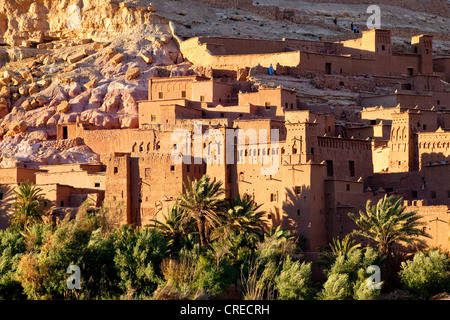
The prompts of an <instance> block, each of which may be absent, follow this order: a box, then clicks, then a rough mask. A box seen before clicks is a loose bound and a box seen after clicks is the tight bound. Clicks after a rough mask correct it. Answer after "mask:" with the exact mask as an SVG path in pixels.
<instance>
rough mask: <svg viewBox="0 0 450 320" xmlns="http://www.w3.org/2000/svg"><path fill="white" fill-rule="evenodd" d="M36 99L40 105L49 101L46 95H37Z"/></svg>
mask: <svg viewBox="0 0 450 320" xmlns="http://www.w3.org/2000/svg"><path fill="white" fill-rule="evenodd" d="M36 101H37V103H38V106H39V107H42V106H43V105H45V104H46V103H47V98H45V97H44V96H37V97H36Z"/></svg>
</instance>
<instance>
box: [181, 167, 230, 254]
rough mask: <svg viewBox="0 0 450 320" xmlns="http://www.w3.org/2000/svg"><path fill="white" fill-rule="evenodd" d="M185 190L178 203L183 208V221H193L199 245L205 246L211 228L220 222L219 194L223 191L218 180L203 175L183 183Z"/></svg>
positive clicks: (220, 200)
mask: <svg viewBox="0 0 450 320" xmlns="http://www.w3.org/2000/svg"><path fill="white" fill-rule="evenodd" d="M184 189H185V192H184V194H181V195H180V197H179V201H178V205H179V206H180V208H181V209H183V210H184V214H183V221H191V220H193V221H195V224H196V226H197V230H198V234H199V236H200V245H201V246H202V247H206V245H207V244H208V241H209V235H210V233H211V231H212V230H214V229H215V228H217V227H218V226H219V225H220V223H221V219H220V217H221V211H222V210H223V207H224V200H223V199H221V198H220V196H221V195H222V194H223V193H224V190H223V189H222V183H221V182H220V181H218V182H216V181H211V179H210V178H209V177H208V176H207V175H204V176H203V177H201V179H200V180H197V179H194V180H192V181H191V180H189V182H188V184H187V185H186V184H184Z"/></svg>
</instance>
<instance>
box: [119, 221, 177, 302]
mask: <svg viewBox="0 0 450 320" xmlns="http://www.w3.org/2000/svg"><path fill="white" fill-rule="evenodd" d="M113 239H114V240H113V241H114V248H115V256H114V263H115V266H116V268H117V272H118V274H119V279H120V280H119V287H120V288H121V289H122V290H124V292H133V293H135V294H136V296H137V297H139V296H140V297H144V296H150V295H151V294H152V293H153V292H154V291H155V289H156V288H157V286H158V285H159V284H162V283H163V282H164V281H163V279H162V276H161V271H160V264H161V261H162V259H163V258H164V257H165V256H166V255H167V250H168V248H167V241H166V240H165V239H164V238H163V236H162V235H161V233H159V232H158V231H156V230H154V229H143V230H142V229H139V228H138V229H133V227H132V226H129V225H125V226H123V227H122V228H120V229H119V230H117V231H116V232H115V233H114V234H113Z"/></svg>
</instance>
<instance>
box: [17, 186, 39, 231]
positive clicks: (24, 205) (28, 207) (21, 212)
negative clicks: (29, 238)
mask: <svg viewBox="0 0 450 320" xmlns="http://www.w3.org/2000/svg"><path fill="white" fill-rule="evenodd" d="M14 194H15V196H16V200H15V202H14V203H13V205H12V211H13V216H12V217H11V218H10V219H9V222H10V223H11V227H10V228H11V229H19V230H24V229H26V228H27V226H28V225H30V224H31V223H34V222H42V215H43V214H44V212H43V209H42V204H43V202H44V201H45V199H44V194H43V193H42V189H41V188H38V187H36V186H35V185H33V184H32V183H31V182H29V181H25V182H21V183H20V184H19V187H18V190H14Z"/></svg>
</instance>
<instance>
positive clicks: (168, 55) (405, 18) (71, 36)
mask: <svg viewBox="0 0 450 320" xmlns="http://www.w3.org/2000/svg"><path fill="white" fill-rule="evenodd" d="M228 2H229V1H224V2H215V1H206V0H202V1H191V0H176V1H175V0H155V1H152V2H151V3H150V2H149V1H146V0H72V1H70V0H62V1H59V0H58V1H55V0H38V1H30V0H16V1H11V0H0V44H1V46H0V67H1V68H0V138H1V142H0V167H8V166H14V165H21V164H27V166H33V165H34V166H36V165H38V164H48V163H67V162H73V161H95V159H98V155H96V154H95V153H93V152H92V151H91V150H89V148H88V147H86V146H84V145H83V143H82V141H74V142H72V143H67V144H61V143H60V142H57V141H55V137H56V125H57V124H58V123H67V122H75V121H76V120H77V118H78V119H80V120H82V121H85V122H87V123H90V124H91V125H93V126H95V127H97V128H106V129H112V128H135V127H137V126H138V120H137V119H138V113H137V101H138V100H142V99H145V98H146V96H147V89H148V87H147V79H148V78H150V77H158V76H174V75H186V74H202V73H203V72H204V71H203V70H200V69H198V68H196V66H192V65H191V64H190V63H189V62H188V61H184V59H183V57H182V56H181V54H180V52H179V48H178V41H179V39H178V38H177V37H174V36H173V35H174V28H175V29H176V30H175V32H176V34H177V35H178V36H180V37H181V39H183V38H189V37H192V36H197V35H209V36H233V37H252V38H254V37H262V38H273V39H281V38H283V37H288V38H300V39H327V40H336V39H339V38H349V37H352V36H354V35H353V33H352V32H351V31H349V28H348V24H349V23H350V22H351V21H354V22H355V23H363V22H364V21H365V19H367V17H368V14H366V13H365V10H366V6H367V5H363V4H351V5H346V4H340V3H333V4H324V3H320V2H319V3H310V2H306V1H284V0H280V1H277V2H276V4H277V5H278V7H277V8H278V9H277V10H281V11H283V12H290V11H292V10H294V11H293V12H295V13H296V14H297V15H298V17H299V18H297V19H281V20H280V19H274V18H273V17H271V16H270V15H267V14H264V12H266V11H261V12H259V11H258V10H253V9H252V10H249V11H246V10H244V9H242V8H237V7H231V6H227V3H228ZM265 2H267V1H264V0H261V1H259V2H258V3H259V4H258V5H261V6H262V5H264V4H265ZM353 2H355V1H353ZM274 3H275V2H271V5H272V6H273V5H274ZM330 8H332V9H333V10H332V11H333V14H330V13H329V12H330ZM289 10H290V11H289ZM295 10H297V11H295ZM382 13H383V19H384V20H382V21H383V23H384V24H385V25H384V26H387V27H390V28H394V30H395V32H396V33H395V34H396V37H394V41H396V45H397V46H398V48H402V47H405V48H406V42H407V41H408V38H409V37H410V36H411V34H416V33H418V32H420V31H422V32H423V31H426V32H427V33H431V34H433V35H434V36H435V39H436V41H435V48H436V50H437V51H438V52H440V53H449V52H450V50H449V48H450V39H449V36H448V31H449V26H450V20H449V18H447V16H448V15H447V16H445V15H443V16H438V15H435V14H432V13H429V12H419V13H418V12H415V11H412V10H411V9H404V8H400V7H395V6H387V5H382ZM335 16H337V17H338V24H337V25H334V23H333V22H332V20H333V19H334V17H335ZM303 18H304V19H303ZM169 21H171V22H172V24H171V25H172V28H171V27H170V26H169ZM258 81H262V80H261V79H258ZM280 81H282V79H280ZM296 86H299V89H304V90H307V91H308V92H312V93H313V95H314V90H312V89H311V84H310V83H309V82H307V81H306V82H305V81H303V82H302V81H300V82H299V83H298V84H297V85H296ZM316 87H317V86H316ZM308 88H309V89H308ZM336 92H338V91H336ZM320 95H321V93H320V92H319V93H317V96H320ZM339 99H344V100H350V101H351V102H352V101H353V100H355V99H356V98H355V96H354V94H351V93H350V94H344V95H342V94H339V96H336V99H335V100H336V101H338V100H339ZM314 100H315V98H314V97H311V101H314ZM342 104H345V103H342ZM347 104H348V103H347Z"/></svg>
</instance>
